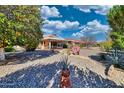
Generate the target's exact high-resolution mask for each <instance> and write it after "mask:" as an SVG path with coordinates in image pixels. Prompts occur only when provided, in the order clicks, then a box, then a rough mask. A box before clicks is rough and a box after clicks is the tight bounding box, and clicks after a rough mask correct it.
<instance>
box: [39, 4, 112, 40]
mask: <svg viewBox="0 0 124 93" xmlns="http://www.w3.org/2000/svg"><path fill="white" fill-rule="evenodd" d="M111 7H112V6H99V5H98V6H96V5H82V6H42V7H41V16H42V18H43V19H44V25H43V27H42V31H43V32H44V34H46V35H47V34H57V35H58V36H61V37H63V38H75V39H79V38H80V37H82V36H94V37H95V38H96V40H97V41H103V40H105V37H106V36H105V33H106V32H107V31H108V30H109V29H110V28H109V25H108V22H107V16H106V14H107V12H108V11H109V9H110V8H111Z"/></svg>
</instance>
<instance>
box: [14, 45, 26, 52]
mask: <svg viewBox="0 0 124 93" xmlns="http://www.w3.org/2000/svg"><path fill="white" fill-rule="evenodd" d="M13 48H14V49H15V51H16V52H24V51H26V49H25V48H24V47H21V46H18V45H16V46H13Z"/></svg>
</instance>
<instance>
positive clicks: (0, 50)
mask: <svg viewBox="0 0 124 93" xmlns="http://www.w3.org/2000/svg"><path fill="white" fill-rule="evenodd" d="M4 60H5V54H4V48H0V61H4Z"/></svg>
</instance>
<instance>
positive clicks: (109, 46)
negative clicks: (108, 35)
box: [100, 40, 113, 51]
mask: <svg viewBox="0 0 124 93" xmlns="http://www.w3.org/2000/svg"><path fill="white" fill-rule="evenodd" d="M112 45H113V42H112V41H111V40H108V41H104V42H101V43H100V48H101V49H102V50H103V51H109V50H110V49H112Z"/></svg>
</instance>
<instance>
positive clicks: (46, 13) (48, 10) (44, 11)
mask: <svg viewBox="0 0 124 93" xmlns="http://www.w3.org/2000/svg"><path fill="white" fill-rule="evenodd" d="M41 15H42V18H44V19H47V18H49V17H61V15H60V13H59V11H58V9H57V8H56V7H48V6H42V7H41Z"/></svg>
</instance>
